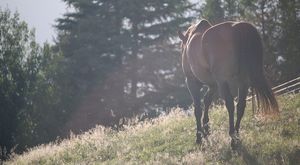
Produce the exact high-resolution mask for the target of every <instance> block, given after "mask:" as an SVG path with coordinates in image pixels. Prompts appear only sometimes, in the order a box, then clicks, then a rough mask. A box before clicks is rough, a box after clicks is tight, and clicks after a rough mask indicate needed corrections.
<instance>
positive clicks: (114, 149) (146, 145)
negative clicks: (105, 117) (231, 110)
mask: <svg viewBox="0 0 300 165" xmlns="http://www.w3.org/2000/svg"><path fill="white" fill-rule="evenodd" d="M279 100H280V107H281V115H280V117H277V118H275V119H273V120H262V119H257V118H253V115H252V111H251V110H250V108H248V109H247V110H246V114H245V117H244V118H243V121H242V126H241V139H242V144H241V147H240V149H239V151H238V152H233V151H232V150H231V148H230V138H229V135H228V114H227V111H226V110H225V108H224V107H214V108H213V109H212V110H211V111H210V119H211V120H210V124H211V129H212V134H211V135H210V136H209V137H208V139H207V140H204V144H203V145H202V146H199V145H196V144H195V121H194V115H193V113H192V112H188V113H187V112H183V111H182V110H180V109H175V110H173V111H172V112H171V113H170V114H168V115H165V116H161V117H159V118H157V119H155V120H151V121H147V122H143V123H138V124H136V125H132V126H128V127H126V129H125V130H124V131H120V132H115V131H112V130H109V129H104V128H102V127H97V128H95V129H93V130H91V131H90V132H87V133H85V134H83V135H80V136H77V137H72V138H71V139H69V140H65V141H63V142H61V143H59V144H56V143H52V144H47V145H42V146H39V147H36V148H33V149H31V150H30V151H29V152H27V153H25V154H23V155H17V156H15V157H14V158H13V159H12V160H11V161H9V162H6V164H124V163H125V164H300V95H298V96H285V97H280V98H279ZM248 107H250V106H248Z"/></svg>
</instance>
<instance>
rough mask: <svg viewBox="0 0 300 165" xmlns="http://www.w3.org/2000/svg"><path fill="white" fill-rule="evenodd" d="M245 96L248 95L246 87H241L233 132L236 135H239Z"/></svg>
mask: <svg viewBox="0 0 300 165" xmlns="http://www.w3.org/2000/svg"><path fill="white" fill-rule="evenodd" d="M247 94H248V87H247V86H243V87H241V88H239V97H238V104H237V120H236V123H235V130H236V133H237V134H238V133H239V129H240V124H241V120H242V117H243V115H244V112H245V107H246V97H247Z"/></svg>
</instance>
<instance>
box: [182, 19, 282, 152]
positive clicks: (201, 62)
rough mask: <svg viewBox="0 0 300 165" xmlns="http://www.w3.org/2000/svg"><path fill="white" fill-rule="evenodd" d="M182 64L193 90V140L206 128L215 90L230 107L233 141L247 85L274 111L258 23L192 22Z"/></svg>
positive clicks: (184, 37) (184, 36)
mask: <svg viewBox="0 0 300 165" xmlns="http://www.w3.org/2000/svg"><path fill="white" fill-rule="evenodd" d="M178 34H179V38H180V39H181V41H182V44H181V47H182V67H183V71H184V74H185V76H186V83H187V86H188V89H189V92H190V94H191V96H192V99H193V103H194V108H195V117H196V122H197V133H196V136H197V139H196V142H197V143H201V142H202V136H206V135H208V134H209V127H208V121H209V118H208V109H209V106H210V104H211V102H212V97H213V95H214V94H215V93H217V91H218V92H219V96H220V97H221V98H223V99H224V100H225V105H226V108H227V110H228V113H229V135H230V136H231V139H232V140H231V146H232V147H234V146H235V144H236V142H237V141H238V133H239V128H240V122H241V119H242V117H243V115H244V110H245V106H246V97H247V94H248V89H249V88H250V87H251V89H252V90H254V91H255V93H256V96H257V100H258V104H260V107H262V110H263V111H264V112H277V111H278V104H277V101H276V99H275V97H274V94H273V92H272V90H271V88H270V86H269V85H268V83H267V81H266V78H265V76H264V70H263V46H262V41H261V38H260V35H259V33H258V31H257V30H256V28H255V27H254V26H253V25H251V24H249V23H246V22H224V23H220V24H217V25H214V26H212V25H211V24H210V23H209V22H208V21H207V20H201V21H200V22H199V23H197V24H195V25H192V26H190V27H189V28H188V30H187V31H186V32H185V33H184V34H183V33H181V32H178ZM204 85H206V86H208V87H209V90H208V91H207V92H206V94H205V96H204V99H203V100H204V117H203V127H202V124H201V118H202V113H203V112H202V106H201V99H202V98H201V92H200V90H201V88H202V87H203V86H204ZM234 97H238V103H237V120H236V123H235V124H234V109H235V107H234Z"/></svg>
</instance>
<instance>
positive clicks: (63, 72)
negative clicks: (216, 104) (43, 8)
mask: <svg viewBox="0 0 300 165" xmlns="http://www.w3.org/2000/svg"><path fill="white" fill-rule="evenodd" d="M64 2H65V3H66V4H68V5H69V6H71V7H72V8H73V9H74V10H72V11H71V12H67V13H65V14H64V16H63V17H61V18H58V19H57V24H56V26H55V28H56V29H57V31H58V36H57V38H56V40H55V43H54V44H51V45H50V44H48V43H45V44H44V45H38V44H37V43H36V41H35V37H34V31H32V30H30V29H28V26H27V24H26V23H25V22H23V21H21V20H20V18H19V15H18V14H12V13H11V12H10V11H9V10H7V9H6V10H2V9H1V10H0V114H1V115H0V146H1V159H6V158H7V157H8V155H9V154H10V152H11V151H14V152H22V151H24V150H25V149H26V148H28V147H32V146H35V145H38V144H42V143H47V142H49V141H53V140H55V139H57V137H66V136H68V134H69V133H70V131H73V132H75V133H80V132H82V131H86V130H87V129H89V128H92V127H94V126H95V125H96V124H101V125H104V126H109V127H112V128H114V129H119V128H121V127H122V124H124V122H125V118H131V117H133V116H136V115H139V116H140V117H139V119H140V120H143V119H145V118H151V117H154V116H157V115H159V114H160V113H162V112H165V111H167V110H168V109H169V108H170V107H174V106H181V107H188V106H189V105H190V104H191V100H190V96H189V94H188V91H187V89H186V87H185V83H184V76H183V74H182V71H181V57H180V54H181V52H180V46H179V40H178V39H177V35H176V34H177V33H176V32H177V30H184V29H185V28H186V27H187V26H189V25H190V24H191V23H194V22H195V21H197V20H200V19H201V18H206V19H208V20H209V21H211V22H212V23H213V24H216V23H219V22H222V21H226V20H244V21H248V22H251V23H253V24H254V25H255V26H256V27H257V28H258V29H259V31H260V33H261V36H262V39H263V42H264V47H265V64H266V65H265V68H266V70H267V75H268V76H269V78H270V79H271V80H272V83H273V84H278V83H280V82H283V81H286V80H289V79H291V78H293V77H295V76H299V74H300V67H299V64H300V50H299V49H300V47H299V44H298V43H300V35H299V29H300V22H299V21H300V20H299V17H300V15H299V11H298V10H297V6H298V7H299V2H298V1H297V0H290V1H286V0H269V1H264V0H254V1H253V0H238V1H233V0H206V1H205V2H204V3H203V4H201V5H199V4H197V3H196V4H193V3H191V2H189V1H185V0H159V1H158V0H147V1H141V0H122V1H120V0H109V1H107V0H85V1H82V0H64ZM141 114H142V115H141Z"/></svg>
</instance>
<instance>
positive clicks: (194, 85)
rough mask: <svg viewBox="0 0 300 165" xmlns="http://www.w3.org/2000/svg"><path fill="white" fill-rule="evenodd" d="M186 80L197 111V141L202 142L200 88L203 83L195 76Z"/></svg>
mask: <svg viewBox="0 0 300 165" xmlns="http://www.w3.org/2000/svg"><path fill="white" fill-rule="evenodd" d="M186 82H187V85H188V89H189V92H190V94H191V96H192V99H193V103H194V112H195V117H196V123H197V132H196V137H197V139H196V143H198V144H200V143H201V142H202V132H203V131H202V125H201V117H202V107H201V92H200V89H201V88H202V87H203V84H202V83H201V82H199V81H198V80H197V79H194V78H187V79H186Z"/></svg>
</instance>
